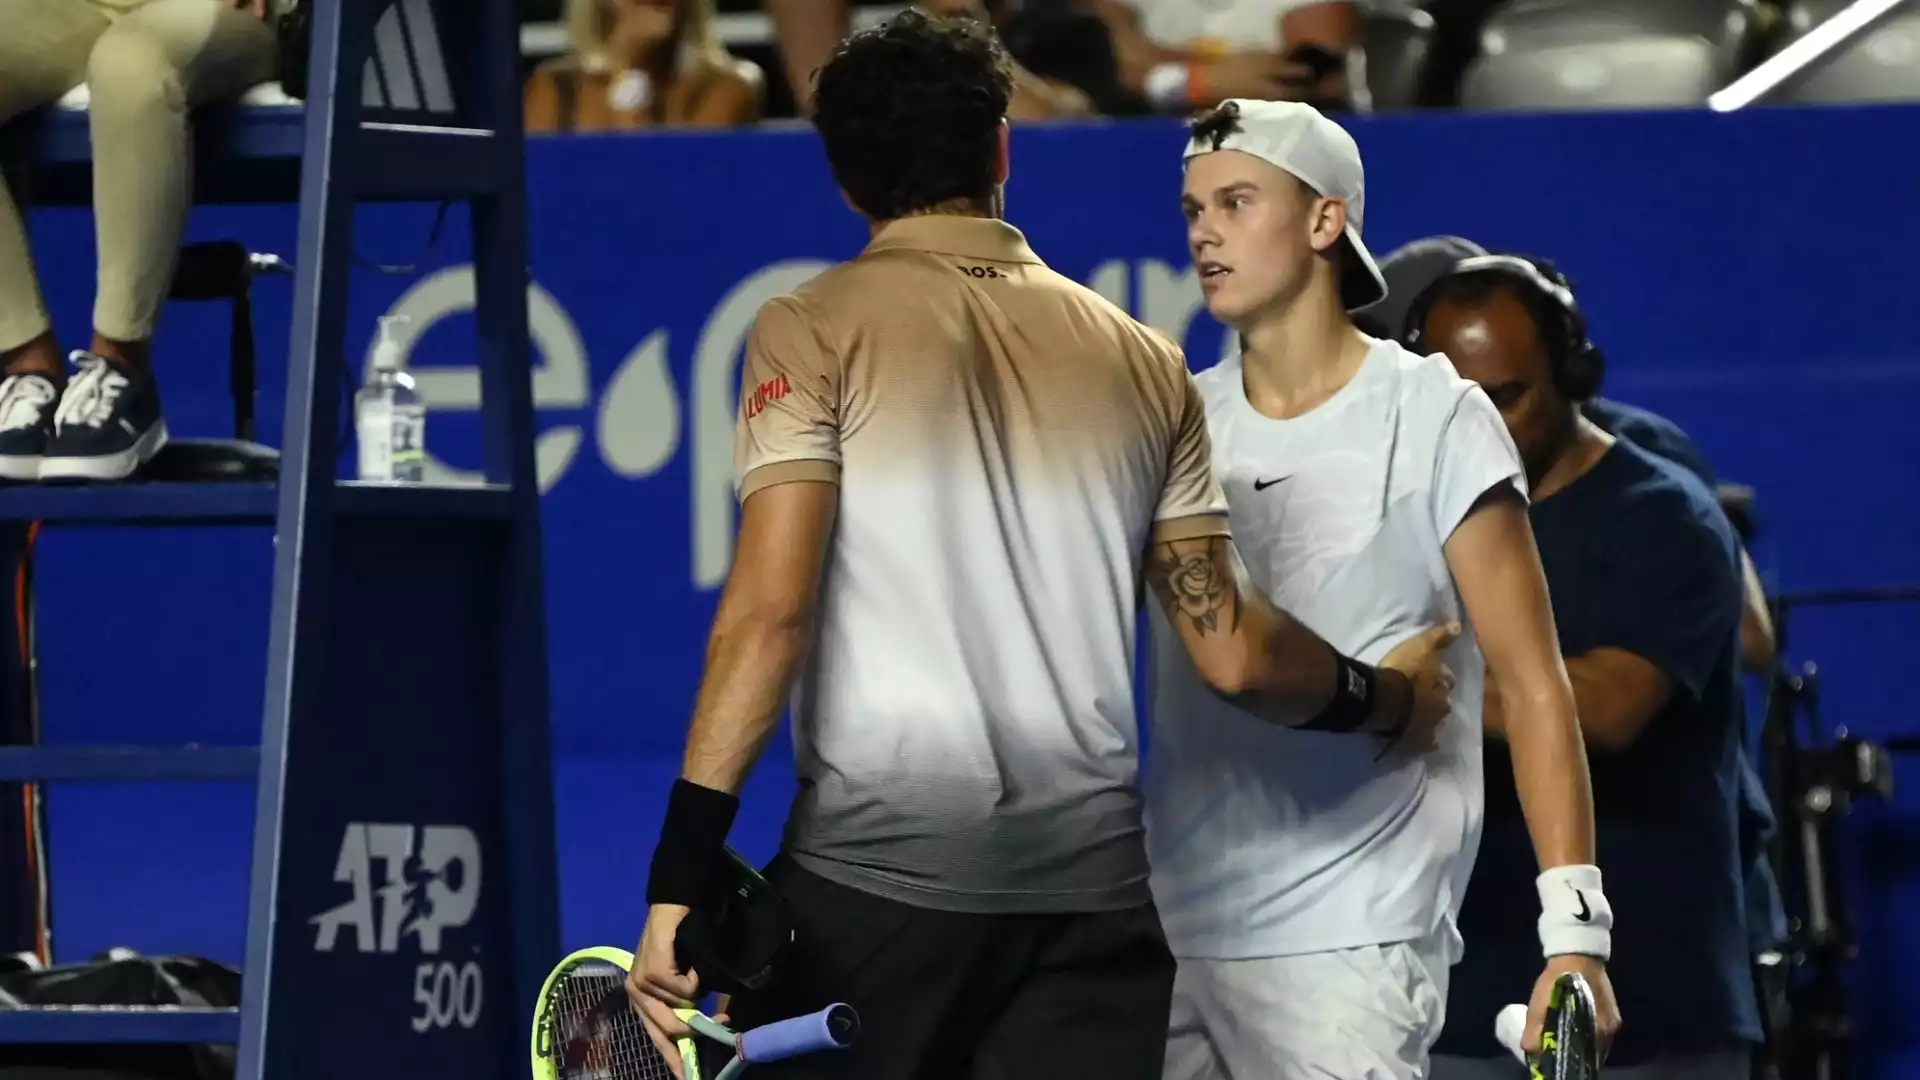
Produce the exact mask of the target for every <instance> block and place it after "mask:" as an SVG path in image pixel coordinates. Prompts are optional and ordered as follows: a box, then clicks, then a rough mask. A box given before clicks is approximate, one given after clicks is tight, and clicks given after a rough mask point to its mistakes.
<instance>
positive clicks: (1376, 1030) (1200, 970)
mask: <svg viewBox="0 0 1920 1080" xmlns="http://www.w3.org/2000/svg"><path fill="white" fill-rule="evenodd" d="M1440 940H1441V939H1440V938H1439V937H1438V936H1435V937H1434V938H1433V939H1430V940H1429V941H1423V942H1402V943H1396V944H1393V945H1368V946H1364V947H1362V948H1358V949H1341V950H1339V951H1336V952H1324V953H1307V954H1304V955H1300V956H1275V957H1265V958H1261V959H1255V960H1181V961H1180V968H1179V972H1178V974H1177V975H1175V977H1174V982H1173V1015H1172V1018H1171V1019H1170V1021H1169V1023H1168V1026H1167V1064H1166V1071H1165V1074H1164V1075H1165V1077H1166V1080H1327V1078H1330V1077H1337V1078H1338V1080H1425V1078H1426V1076H1427V1053H1428V1051H1429V1050H1431V1049H1432V1047H1433V1043H1434V1040H1435V1039H1438V1038H1439V1037H1440V1025H1441V1024H1442V1023H1443V1022H1444V1021H1445V1020H1446V1017H1447V962H1446V960H1445V958H1444V954H1443V953H1442V951H1441V946H1440Z"/></svg>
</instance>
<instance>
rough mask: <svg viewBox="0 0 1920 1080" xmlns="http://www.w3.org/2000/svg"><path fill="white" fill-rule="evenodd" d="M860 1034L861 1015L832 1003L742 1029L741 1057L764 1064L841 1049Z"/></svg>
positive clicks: (845, 1006) (739, 1046)
mask: <svg viewBox="0 0 1920 1080" xmlns="http://www.w3.org/2000/svg"><path fill="white" fill-rule="evenodd" d="M859 1036H860V1015H859V1014H858V1013H856V1012H854V1011H853V1007H852V1006H850V1005H829V1006H827V1007H826V1008H824V1009H821V1010H820V1011H819V1012H817V1013H810V1014H808V1015H806V1016H796V1017H794V1018H793V1019H791V1020H780V1021H777V1022H775V1023H772V1024H766V1025H763V1026H761V1027H757V1028H754V1029H752V1030H751V1031H743V1032H741V1033H740V1041H739V1043H738V1051H739V1054H740V1058H741V1060H742V1061H747V1062H752V1063H754V1064H762V1063H765V1062H769V1061H779V1060H781V1059H782V1058H790V1057H797V1056H799V1055H801V1054H811V1053H814V1052H816V1051H819V1050H841V1049H844V1048H846V1047H848V1046H852V1045H853V1040H854V1039H856V1038H858V1037H859Z"/></svg>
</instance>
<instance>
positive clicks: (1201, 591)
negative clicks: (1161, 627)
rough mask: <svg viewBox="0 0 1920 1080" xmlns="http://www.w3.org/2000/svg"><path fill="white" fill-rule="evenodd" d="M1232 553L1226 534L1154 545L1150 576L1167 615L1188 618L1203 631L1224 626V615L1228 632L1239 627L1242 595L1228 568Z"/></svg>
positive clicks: (1213, 630) (1148, 570)
mask: <svg viewBox="0 0 1920 1080" xmlns="http://www.w3.org/2000/svg"><path fill="white" fill-rule="evenodd" d="M1231 557H1232V556H1231V554H1230V553H1229V552H1228V551H1227V540H1226V539H1225V538H1224V537H1217V536H1216V537H1207V538H1204V539H1199V540H1176V541H1173V542H1171V543H1165V544H1157V545H1155V547H1154V549H1153V555H1152V559H1151V565H1149V566H1148V568H1147V580H1148V583H1149V584H1151V585H1152V586H1153V591H1154V594H1155V595H1157V596H1158V597H1159V598H1160V606H1161V607H1163V608H1165V609H1166V612H1167V618H1168V619H1169V620H1173V619H1186V620H1187V621H1188V622H1190V623H1192V624H1193V628H1194V630H1196V631H1197V632H1199V633H1201V634H1210V633H1215V632H1218V631H1219V630H1221V629H1222V627H1221V622H1222V620H1223V619H1224V620H1226V621H1227V625H1226V627H1225V629H1226V631H1227V632H1228V633H1232V632H1233V631H1234V630H1236V629H1238V628H1239V626H1240V598H1239V594H1238V592H1237V591H1236V590H1235V588H1234V586H1233V583H1232V581H1231V580H1230V577H1229V574H1228V572H1227V570H1226V567H1227V565H1228V563H1227V560H1228V559H1229V558H1231Z"/></svg>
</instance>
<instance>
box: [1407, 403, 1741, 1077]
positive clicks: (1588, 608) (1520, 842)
mask: <svg viewBox="0 0 1920 1080" xmlns="http://www.w3.org/2000/svg"><path fill="white" fill-rule="evenodd" d="M1529 513H1530V517H1531V518H1532V521H1533V532H1534V539H1535V541H1536V543H1537V544H1538V545H1539V548H1540V558H1541V562H1542V564H1543V565H1544V567H1545V569H1546V577H1547V587H1548V590H1549V591H1550V593H1551V595H1552V603H1553V618H1554V623H1555V625H1556V626H1557V627H1558V629H1559V633H1560V646H1561V650H1562V652H1563V653H1564V654H1565V655H1567V656H1569V657H1577V656H1580V655H1581V654H1583V653H1586V652H1589V651H1591V650H1593V649H1598V648H1602V647H1610V648H1615V649H1621V650H1624V651H1626V652H1630V653H1633V654H1634V655H1636V656H1639V657H1641V658H1643V659H1645V660H1647V661H1649V662H1651V663H1652V664H1654V665H1655V666H1656V667H1658V668H1659V669H1660V670H1661V671H1662V672H1664V673H1665V674H1666V675H1667V676H1668V677H1669V678H1670V679H1672V680H1673V683H1674V692H1673V695H1672V697H1671V698H1670V699H1669V700H1668V702H1667V704H1666V706H1665V707H1663V708H1662V709H1661V711H1660V712H1659V713H1658V714H1656V715H1655V716H1654V717H1653V719H1652V720H1651V721H1650V722H1649V723H1648V725H1647V727H1646V728H1645V729H1644V730H1643V731H1642V732H1641V734H1640V737H1639V738H1638V739H1637V740H1635V742H1634V743H1633V745H1632V746H1630V747H1628V748H1627V749H1626V750H1625V751H1624V752H1621V753H1617V754H1608V753H1600V752H1591V751H1590V752H1589V761H1590V766H1591V768H1592V773H1593V801H1594V812H1595V816H1596V821H1597V833H1598V835H1597V838H1596V841H1597V845H1598V849H1599V850H1598V854H1599V864H1600V868H1601V870H1602V872H1603V873H1604V874H1605V875H1606V888H1607V897H1608V899H1609V900H1610V901H1611V902H1612V905H1613V910H1614V916H1615V927H1614V937H1613V959H1612V960H1611V961H1610V962H1609V963H1608V965H1607V967H1608V973H1609V974H1610V976H1611V977H1612V980H1613V986H1614V991H1615V993H1616V994H1617V995H1618V998H1619V1002H1620V1010H1621V1014H1622V1016H1623V1018H1624V1019H1625V1024H1624V1026H1623V1027H1622V1029H1621V1032H1620V1035H1619V1038H1618V1039H1617V1040H1616V1042H1615V1043H1614V1047H1613V1051H1612V1053H1611V1054H1610V1056H1609V1058H1608V1061H1609V1063H1611V1064H1617V1065H1634V1064H1639V1063H1643V1062H1646V1061H1648V1060H1651V1059H1653V1058H1657V1057H1663V1056H1666V1055H1669V1054H1684V1053H1696V1052H1702V1051H1713V1050H1721V1049H1728V1048H1731V1047H1732V1046H1734V1045H1735V1044H1737V1043H1738V1042H1740V1041H1743V1040H1744V1041H1754V1042H1757V1041H1759V1039H1760V1037H1761V1031H1760V1022H1759V1014H1758V1010H1757V1008H1756V1005H1755V1001H1754V994H1753V976H1752V970H1751V967H1750V966H1749V960H1748V951H1747V939H1746V918H1745V914H1744V911H1743V906H1744V897H1745V890H1744V886H1743V884H1742V877H1743V871H1742V866H1741V860H1740V854H1739V848H1740V841H1739V825H1738V821H1737V816H1738V805H1739V798H1740V770H1741V745H1742V737H1741V736H1742V731H1743V728H1744V722H1743V718H1742V716H1741V712H1740V705H1739V698H1738V663H1739V626H1740V611H1741V591H1740V579H1739V573H1738V569H1737V565H1738V564H1737V562H1736V558H1737V550H1738V549H1737V547H1736V541H1735V539H1734V535H1733V529H1732V527H1731V526H1729V525H1728V524H1727V520H1726V517H1725V516H1724V515H1723V514H1721V513H1720V510H1719V507H1718V506H1716V505H1715V504H1714V502H1713V499H1712V497H1711V496H1710V495H1708V494H1707V492H1706V490H1705V489H1704V488H1703V487H1702V486H1701V484H1700V483H1699V481H1698V480H1696V479H1694V478H1693V477H1691V476H1689V475H1687V474H1686V473H1685V472H1683V471H1682V470H1681V469H1679V468H1678V467H1677V466H1675V465H1673V464H1671V463H1670V462H1667V461H1665V460H1663V459H1661V458H1658V457H1655V456H1654V455H1652V454H1650V453H1648V452H1647V451H1645V450H1642V449H1640V448H1638V447H1637V446H1635V445H1634V444H1633V443H1631V442H1629V441H1628V440H1626V439H1621V440H1619V441H1617V442H1615V443H1614V445H1613V448H1612V449H1610V450H1608V451H1607V453H1606V454H1605V455H1603V456H1602V457H1601V459H1600V461H1599V462H1598V463H1597V464H1596V465H1595V466H1594V467H1593V468H1592V469H1591V470H1590V471H1589V472H1588V473H1587V474H1586V475H1584V476H1582V477H1580V478H1579V479H1578V480H1575V481H1574V482H1573V483H1571V484H1569V485H1567V486H1566V487H1565V488H1563V489H1561V490H1560V491H1558V492H1556V493H1554V494H1553V495H1551V496H1549V497H1548V498H1546V499H1542V500H1540V501H1539V502H1537V503H1535V504H1534V506H1533V507H1532V509H1531V511H1530V512H1529ZM1486 786H1487V810H1486V831H1485V835H1484V837H1483V839H1482V841H1481V845H1480V851H1479V855H1478V858H1477V859H1476V860H1475V863H1474V870H1473V880H1472V883H1471V884H1470V885H1469V886H1468V888H1467V895H1466V898H1465V901H1464V904H1463V907H1462V910H1461V915H1460V932H1461V934H1462V935H1463V936H1464V937H1465V939H1466V954H1465V956H1464V957H1463V959H1462V960H1461V962H1460V963H1459V964H1458V965H1457V966H1456V967H1455V968H1454V969H1453V977H1452V986H1451V989H1450V991H1449V993H1448V1000H1447V1021H1446V1028H1445V1031H1444V1032H1443V1033H1442V1035H1441V1037H1440V1040H1439V1043H1438V1045H1437V1046H1436V1047H1435V1052H1436V1053H1440V1054H1455V1055H1465V1056H1472V1057H1494V1056H1498V1055H1500V1054H1501V1053H1503V1051H1502V1050H1501V1048H1500V1046H1499V1044H1498V1043H1497V1042H1495V1040H1494V1037H1493V1018H1494V1016H1495V1014H1497V1013H1498V1012H1499V1010H1500V1009H1501V1008H1502V1007H1503V1006H1505V1005H1506V1004H1508V1003H1509V1002H1516V1001H1517V1002H1524V1001H1526V1000H1527V997H1528V996H1529V994H1530V992H1531V991H1532V988H1533V982H1534V980H1535V979H1536V978H1538V977H1539V974H1540V969H1541V964H1542V957H1541V954H1540V940H1539V936H1538V932H1537V930H1536V928H1535V923H1536V920H1537V919H1538V917H1539V898H1538V894H1537V892H1536V891H1535V889H1534V878H1535V876H1536V875H1537V874H1538V866H1537V864H1536V862H1535V859H1534V854H1533V845H1532V842H1531V841H1530V839H1529V837H1528V834H1527V828H1526V821H1525V819H1524V818H1523V817H1522V816H1521V812H1520V800H1519V796H1518V795H1517V793H1516V792H1515V790H1514V785H1513V763H1512V759H1511V758H1510V756H1509V755H1508V753H1507V749H1506V745H1505V743H1503V742H1500V741H1499V740H1494V739H1489V740H1488V742H1487V750H1486Z"/></svg>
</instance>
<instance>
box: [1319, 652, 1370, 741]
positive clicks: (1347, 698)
mask: <svg viewBox="0 0 1920 1080" xmlns="http://www.w3.org/2000/svg"><path fill="white" fill-rule="evenodd" d="M1327 648H1329V649H1333V677H1334V681H1333V700H1331V701H1329V702H1327V704H1326V707H1325V708H1323V709H1321V710H1320V714H1319V715H1318V716H1315V717H1314V718H1313V719H1311V720H1309V721H1307V722H1306V723H1304V724H1301V725H1300V729H1301V730H1302V731H1332V732H1349V731H1359V730H1360V729H1361V728H1363V727H1365V726H1366V724H1367V721H1368V720H1371V719H1372V718H1373V709H1374V698H1375V696H1376V695H1377V694H1378V692H1379V688H1380V675H1379V673H1378V672H1376V671H1374V669H1373V667H1372V665H1369V664H1363V663H1361V662H1360V661H1358V660H1355V659H1354V658H1352V657H1350V656H1343V655H1341V653H1340V650H1338V649H1334V648H1333V646H1331V645H1329V646H1327Z"/></svg>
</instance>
